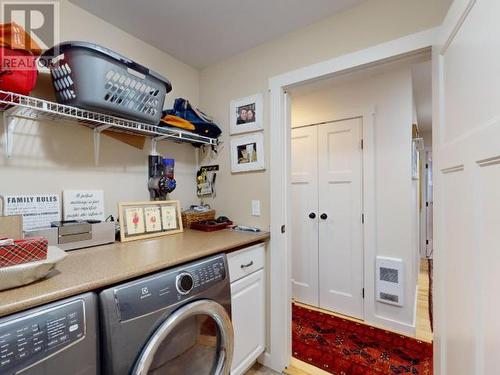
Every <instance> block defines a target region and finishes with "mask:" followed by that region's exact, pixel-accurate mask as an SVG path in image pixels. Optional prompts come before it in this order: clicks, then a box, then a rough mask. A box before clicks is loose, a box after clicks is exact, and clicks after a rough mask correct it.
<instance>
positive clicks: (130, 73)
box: [40, 42, 172, 125]
mask: <svg viewBox="0 0 500 375" xmlns="http://www.w3.org/2000/svg"><path fill="white" fill-rule="evenodd" d="M40 60H41V62H42V63H43V64H45V65H46V66H48V67H49V68H50V71H51V75H52V82H53V85H54V89H55V91H56V98H57V101H58V102H59V103H61V104H67V105H71V106H75V107H79V108H84V109H88V110H92V111H97V112H104V113H107V114H111V115H116V116H120V117H125V118H130V119H133V120H138V121H142V122H146V123H149V124H155V125H156V124H158V123H159V121H160V117H161V114H162V109H163V102H164V100H165V95H166V94H167V93H168V92H170V91H171V90H172V85H171V84H170V82H169V81H168V80H167V79H166V78H164V77H162V76H161V75H159V74H158V73H156V72H154V71H152V70H149V69H148V68H146V67H145V66H142V65H140V64H138V63H136V62H134V61H132V60H130V59H128V58H126V57H124V56H122V55H120V54H118V53H116V52H113V51H111V50H109V49H107V48H104V47H101V46H98V45H96V44H92V43H87V42H64V43H61V44H59V45H57V46H55V47H53V48H51V49H49V50H47V51H46V52H44V53H43V55H42V56H41V59H40Z"/></svg>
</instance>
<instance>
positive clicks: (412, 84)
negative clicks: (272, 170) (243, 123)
mask: <svg viewBox="0 0 500 375" xmlns="http://www.w3.org/2000/svg"><path fill="white" fill-rule="evenodd" d="M430 67H431V65H430V53H429V51H428V50H427V51H423V52H421V53H419V54H415V55H411V56H405V57H402V58H399V59H396V60H394V61H388V62H384V63H380V64H377V65H376V66H371V67H366V68H364V69H359V70H356V71H354V72H352V71H351V72H345V73H344V74H339V75H337V76H335V77H329V78H326V79H323V80H318V81H315V82H313V83H308V84H304V85H300V86H295V87H292V88H290V89H288V91H287V101H289V102H290V106H291V121H290V122H291V129H290V135H289V137H290V170H291V171H290V197H291V203H290V211H291V228H290V229H291V236H290V237H291V250H292V253H291V284H292V348H293V350H292V355H293V356H294V357H296V358H298V359H302V360H304V359H308V358H309V357H311V358H312V360H311V361H309V363H308V364H309V365H311V364H313V365H315V366H317V367H320V368H322V367H324V366H332V364H331V363H322V362H321V357H320V356H318V358H319V359H318V360H319V362H318V363H315V362H314V361H315V359H314V358H315V357H314V356H309V357H307V355H304V353H306V352H307V353H314V351H315V350H317V349H318V347H315V344H317V343H315V342H312V343H311V342H310V341H308V339H307V337H306V336H307V335H311V334H312V332H314V329H315V328H314V327H319V328H318V329H320V331H318V332H316V333H315V335H318V337H320V339H321V340H326V341H328V342H329V340H340V341H342V342H348V337H337V336H335V335H334V334H331V335H328V334H324V332H329V331H332V332H333V331H337V332H338V331H339V330H340V327H341V326H342V327H343V329H346V330H347V331H349V330H350V329H352V330H353V331H354V330H355V327H360V325H359V324H362V326H363V327H365V325H364V324H366V327H375V328H373V329H376V328H382V330H383V331H384V332H385V333H380V335H382V336H384V335H387V337H386V338H387V340H386V341H387V343H388V344H387V345H388V346H387V350H391V346H390V341H391V339H390V337H392V336H391V335H392V333H390V332H387V331H392V332H394V333H397V334H399V333H403V334H405V335H406V336H408V337H409V340H410V339H411V338H416V337H418V338H419V339H421V340H424V341H427V342H425V343H423V344H422V347H418V349H416V352H415V353H410V354H414V355H417V354H416V353H418V355H420V354H422V353H426V354H425V355H422V356H421V357H418V358H419V361H420V362H421V363H427V364H429V363H431V362H432V344H431V343H430V342H432V333H431V332H430V328H429V329H428V331H426V332H424V333H422V330H423V329H424V328H423V327H424V326H428V327H430V323H429V321H430V314H429V312H430V310H429V306H430V304H429V296H428V293H429V289H430V288H429V286H428V285H429V279H428V276H427V274H426V272H428V267H427V266H428V263H427V259H426V258H424V259H422V260H421V259H420V257H421V247H422V244H421V241H422V234H421V229H422V225H423V224H425V223H422V221H421V220H422V216H423V212H424V208H425V207H426V204H427V197H426V195H425V194H424V191H423V188H424V178H423V177H424V173H425V157H426V155H428V154H426V153H425V152H432V149H431V143H430V142H429V139H428V138H432V133H429V134H427V133H428V132H429V131H430V130H431V128H432V118H426V116H425V115H426V111H425V110H426V109H428V108H429V107H430V108H432V105H431V104H430V103H432V80H431V75H432V72H431V69H430ZM427 79H428V80H429V81H428V83H429V85H427V84H425V85H424V83H426V82H427ZM427 105H428V107H427ZM431 114H432V112H431ZM424 138H425V139H424ZM425 144H426V146H425V147H424V145H425ZM424 148H425V150H424ZM365 215H366V222H365ZM330 220H331V221H330ZM424 276H425V277H424ZM423 281H426V282H427V286H425V285H424V284H423ZM419 282H420V283H421V284H422V285H420V284H419ZM424 300H425V301H426V304H425V306H424V304H423V303H421V301H424ZM304 309H306V310H304ZM313 312H319V314H316V315H315V314H314V313H313ZM325 315H327V316H328V315H331V316H333V317H335V319H337V318H338V320H335V319H333V318H332V319H333V320H331V321H329V322H330V323H331V324H330V323H328V324H326V323H325V322H324V321H323V317H324V316H325ZM416 315H418V316H417V317H416ZM304 316H307V319H306V320H307V321H309V322H314V326H311V327H309V326H308V325H307V324H306V323H305V322H306V320H305V318H304ZM352 320H355V323H353V325H352V327H350V328H349V327H347V328H345V325H349V323H346V322H347V321H352ZM308 330H312V332H309V331H308ZM299 331H300V332H299ZM417 331H418V332H417ZM304 332H307V333H304ZM349 332H350V331H349ZM370 332H372V331H371V330H367V331H366V332H365V333H363V335H365V336H363V335H361V336H359V339H360V340H361V341H362V342H369V341H370ZM381 332H382V331H381ZM358 333H359V332H358ZM349 337H350V336H349ZM318 340H319V338H318ZM384 340H385V339H381V341H382V342H384ZM327 346H330V347H331V345H327ZM328 354H329V355H330V356H333V357H334V358H336V359H335V360H334V361H333V362H334V363H341V362H342V361H343V360H344V359H345V358H343V354H342V353H341V352H339V353H335V351H334V350H333V351H332V352H331V353H330V352H329V353H328ZM336 354H339V355H338V356H336ZM294 361H295V360H294ZM299 363H300V362H299ZM295 364H296V365H297V361H295ZM330 370H332V371H347V372H349V371H350V370H349V369H347V368H333V369H332V368H330ZM351 370H352V369H351ZM421 370H422V369H416V371H419V372H420V371H421ZM309 371H310V369H309ZM367 371H374V369H372V368H369V369H367Z"/></svg>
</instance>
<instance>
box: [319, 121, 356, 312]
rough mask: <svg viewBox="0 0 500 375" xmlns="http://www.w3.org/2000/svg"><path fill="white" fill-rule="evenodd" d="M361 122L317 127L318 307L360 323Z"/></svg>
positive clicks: (333, 123)
mask: <svg viewBox="0 0 500 375" xmlns="http://www.w3.org/2000/svg"><path fill="white" fill-rule="evenodd" d="M361 132H362V120H361V119H360V118H355V119H350V120H343V121H335V122H332V123H330V124H325V125H320V126H319V128H318V176H319V178H318V181H319V214H320V219H319V285H320V287H319V306H320V307H321V308H324V309H328V310H332V311H335V312H339V313H341V314H345V315H350V316H354V317H356V318H360V319H362V318H363V295H362V289H363V227H362V222H361V214H362V195H363V192H362V150H361Z"/></svg>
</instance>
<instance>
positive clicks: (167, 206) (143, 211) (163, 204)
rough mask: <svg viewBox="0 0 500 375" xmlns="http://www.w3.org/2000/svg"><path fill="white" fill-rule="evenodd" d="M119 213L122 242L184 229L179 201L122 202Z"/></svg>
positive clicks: (119, 205)
mask: <svg viewBox="0 0 500 375" xmlns="http://www.w3.org/2000/svg"><path fill="white" fill-rule="evenodd" d="M118 213H119V216H120V240H121V241H122V242H125V241H133V240H140V239H144V238H150V237H158V236H165V235H167V234H174V233H179V232H182V231H183V228H182V220H181V206H180V203H179V201H148V202H122V203H119V204H118Z"/></svg>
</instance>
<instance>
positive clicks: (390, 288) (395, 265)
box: [376, 256, 404, 306]
mask: <svg viewBox="0 0 500 375" xmlns="http://www.w3.org/2000/svg"><path fill="white" fill-rule="evenodd" d="M403 280H404V277H403V261H402V260H401V259H397V258H388V257H381V256H379V257H377V285H376V292H377V296H376V298H377V301H379V302H383V303H389V304H391V305H396V306H403V303H404V293H403V291H404V288H403Z"/></svg>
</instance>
